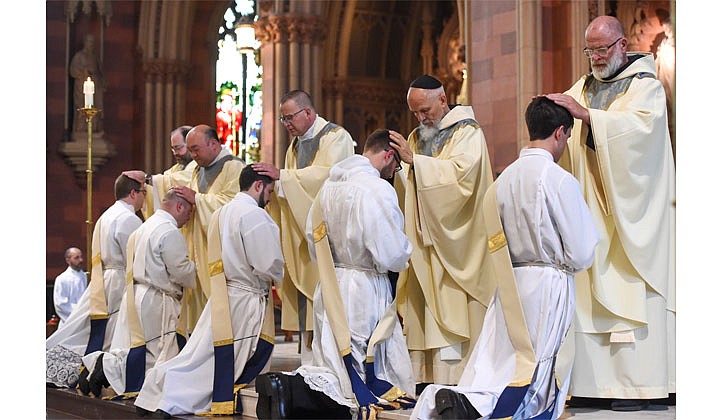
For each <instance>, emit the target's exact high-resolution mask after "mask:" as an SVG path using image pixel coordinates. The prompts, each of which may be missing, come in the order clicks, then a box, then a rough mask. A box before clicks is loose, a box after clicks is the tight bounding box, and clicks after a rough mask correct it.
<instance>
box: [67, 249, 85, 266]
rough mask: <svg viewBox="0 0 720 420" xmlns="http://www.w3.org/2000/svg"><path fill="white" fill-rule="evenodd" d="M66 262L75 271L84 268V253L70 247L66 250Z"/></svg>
mask: <svg viewBox="0 0 720 420" xmlns="http://www.w3.org/2000/svg"><path fill="white" fill-rule="evenodd" d="M65 262H66V263H67V265H69V266H70V268H72V269H73V270H75V271H79V270H80V269H81V268H82V263H83V258H82V251H80V249H79V248H75V247H70V248H68V249H66V250H65Z"/></svg>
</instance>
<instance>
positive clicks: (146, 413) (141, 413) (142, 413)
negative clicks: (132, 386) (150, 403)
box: [135, 405, 152, 417]
mask: <svg viewBox="0 0 720 420" xmlns="http://www.w3.org/2000/svg"><path fill="white" fill-rule="evenodd" d="M135 414H137V416H138V417H147V416H149V415H150V414H152V411H150V410H146V409H144V408H142V407H138V406H137V405H136V406H135Z"/></svg>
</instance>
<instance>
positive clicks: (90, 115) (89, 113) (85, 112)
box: [78, 106, 100, 273]
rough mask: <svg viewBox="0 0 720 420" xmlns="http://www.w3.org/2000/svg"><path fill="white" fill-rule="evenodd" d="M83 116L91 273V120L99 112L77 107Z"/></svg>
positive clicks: (89, 269) (90, 271)
mask: <svg viewBox="0 0 720 420" xmlns="http://www.w3.org/2000/svg"><path fill="white" fill-rule="evenodd" d="M78 111H80V112H81V113H82V114H83V115H84V116H85V121H86V122H87V127H88V143H87V169H86V170H85V173H86V174H87V219H86V220H85V223H86V224H87V245H86V248H85V253H86V254H85V255H86V256H87V257H86V260H87V271H88V273H92V257H93V255H92V232H93V226H92V223H93V220H92V174H93V170H92V120H93V117H95V115H96V114H97V113H98V112H100V110H99V109H97V108H93V107H92V106H90V107H85V108H80V109H78Z"/></svg>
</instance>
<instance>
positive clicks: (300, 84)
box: [255, 2, 326, 167]
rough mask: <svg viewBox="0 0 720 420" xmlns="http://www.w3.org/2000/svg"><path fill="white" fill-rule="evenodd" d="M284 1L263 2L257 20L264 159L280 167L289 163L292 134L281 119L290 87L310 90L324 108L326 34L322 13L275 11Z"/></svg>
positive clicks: (307, 9)
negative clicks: (322, 59)
mask: <svg viewBox="0 0 720 420" xmlns="http://www.w3.org/2000/svg"><path fill="white" fill-rule="evenodd" d="M283 5H284V3H283V2H274V3H264V4H263V3H261V5H260V18H259V19H258V20H257V21H256V22H255V37H256V38H257V39H258V40H259V41H260V42H261V47H260V49H261V54H260V57H261V62H262V65H263V69H264V71H263V91H264V93H263V129H262V130H263V132H262V138H261V144H262V146H261V150H262V152H261V153H262V160H263V161H266V162H272V163H273V164H274V165H275V166H277V167H283V166H284V164H285V151H286V150H287V148H288V144H289V137H288V134H287V131H286V130H285V127H284V126H283V125H282V124H281V123H280V122H279V121H278V119H277V117H278V116H279V115H278V110H279V108H280V98H281V97H282V96H283V95H284V94H285V93H287V92H288V91H290V90H293V89H302V90H304V91H306V92H308V93H309V94H310V95H311V96H312V98H313V102H314V103H315V107H316V108H317V109H318V111H320V110H322V106H323V101H322V97H321V96H320V95H321V92H322V90H321V86H320V81H321V76H320V75H319V68H320V67H319V60H320V54H319V53H318V52H319V46H320V44H321V43H322V41H324V39H325V36H326V30H325V24H324V22H323V20H322V18H321V16H319V15H316V14H311V13H309V12H310V8H309V7H305V8H304V10H302V11H299V10H298V11H295V12H293V13H283V14H274V13H275V12H276V11H277V10H281V9H282V7H283Z"/></svg>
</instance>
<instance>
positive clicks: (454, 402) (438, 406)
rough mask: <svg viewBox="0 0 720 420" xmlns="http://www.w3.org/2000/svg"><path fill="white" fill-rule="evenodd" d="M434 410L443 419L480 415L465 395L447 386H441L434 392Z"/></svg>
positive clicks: (472, 417)
mask: <svg viewBox="0 0 720 420" xmlns="http://www.w3.org/2000/svg"><path fill="white" fill-rule="evenodd" d="M435 411H436V412H437V414H438V415H439V416H440V417H441V418H443V419H444V420H451V419H476V418H478V417H480V413H478V412H477V410H476V409H475V407H473V405H472V404H470V401H469V400H468V399H467V397H465V396H464V395H463V394H458V393H457V392H455V391H452V390H450V389H447V388H442V389H440V390H439V391H438V392H437V393H436V394H435Z"/></svg>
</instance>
